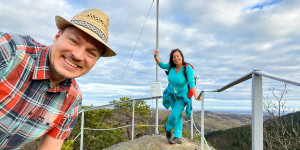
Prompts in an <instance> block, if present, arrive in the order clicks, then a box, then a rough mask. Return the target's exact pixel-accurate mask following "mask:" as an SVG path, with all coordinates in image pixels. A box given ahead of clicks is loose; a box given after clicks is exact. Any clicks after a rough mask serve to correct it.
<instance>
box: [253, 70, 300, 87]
mask: <svg viewBox="0 0 300 150" xmlns="http://www.w3.org/2000/svg"><path fill="white" fill-rule="evenodd" d="M254 73H256V74H259V75H261V76H263V77H267V78H270V79H273V80H277V81H281V82H285V83H289V84H293V85H297V86H300V83H299V82H295V81H291V80H287V79H283V78H282V77H278V76H274V75H270V74H269V73H268V74H267V73H264V72H261V71H254Z"/></svg>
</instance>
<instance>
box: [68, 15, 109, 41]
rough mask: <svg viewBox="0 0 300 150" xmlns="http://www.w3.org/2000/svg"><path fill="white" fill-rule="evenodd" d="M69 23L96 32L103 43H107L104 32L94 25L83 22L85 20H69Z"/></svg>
mask: <svg viewBox="0 0 300 150" xmlns="http://www.w3.org/2000/svg"><path fill="white" fill-rule="evenodd" d="M70 22H71V23H73V24H76V25H80V26H82V27H85V28H87V29H89V30H91V31H93V32H94V33H96V34H97V35H98V36H99V37H100V38H101V39H102V40H103V41H104V42H105V43H107V38H106V37H105V35H104V33H103V32H102V31H101V30H99V29H98V28H97V27H95V26H94V25H92V24H90V23H88V22H85V21H82V20H71V21H70Z"/></svg>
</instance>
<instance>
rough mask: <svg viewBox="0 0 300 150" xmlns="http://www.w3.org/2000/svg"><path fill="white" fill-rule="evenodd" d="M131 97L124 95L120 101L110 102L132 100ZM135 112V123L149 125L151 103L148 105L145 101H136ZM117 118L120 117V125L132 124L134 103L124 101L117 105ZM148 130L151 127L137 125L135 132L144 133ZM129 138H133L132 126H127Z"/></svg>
mask: <svg viewBox="0 0 300 150" xmlns="http://www.w3.org/2000/svg"><path fill="white" fill-rule="evenodd" d="M130 99H131V98H130V97H122V98H120V101H117V100H113V101H110V103H112V104H115V103H118V102H124V101H128V100H130ZM134 109H135V113H134V120H135V123H134V124H139V125H149V122H148V120H149V113H150V105H147V104H146V102H145V101H136V102H135V106H134ZM113 111H114V112H113V113H114V114H115V116H116V118H118V124H119V125H120V126H126V125H131V124H132V111H133V109H132V103H131V102H129V103H123V104H119V105H115V109H114V110H113ZM146 130H149V127H144V126H136V127H135V130H134V133H135V135H138V134H143V133H144V132H145V131H146ZM126 133H127V138H128V139H129V140H130V139H131V127H127V128H126Z"/></svg>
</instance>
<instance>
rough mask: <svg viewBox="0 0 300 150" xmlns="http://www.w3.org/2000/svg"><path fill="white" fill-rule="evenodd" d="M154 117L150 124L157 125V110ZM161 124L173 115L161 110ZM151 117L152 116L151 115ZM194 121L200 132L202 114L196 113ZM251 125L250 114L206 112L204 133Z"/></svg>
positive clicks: (184, 118)
mask: <svg viewBox="0 0 300 150" xmlns="http://www.w3.org/2000/svg"><path fill="white" fill-rule="evenodd" d="M151 113H152V117H150V120H149V124H155V110H152V112H151ZM158 113H159V119H158V122H159V123H160V122H161V121H162V120H164V119H165V118H166V117H168V116H169V115H170V113H171V111H170V110H159V112H158ZM150 115H151V114H150ZM183 120H184V121H186V117H185V112H184V113H183ZM194 121H195V124H196V126H197V128H198V129H199V130H200V125H201V112H200V111H196V112H194ZM250 123H251V115H249V114H232V113H223V112H211V111H205V112H204V128H205V130H204V132H205V133H209V132H212V131H218V130H226V129H230V128H235V127H240V126H243V125H247V124H250ZM190 127H191V125H190V123H184V124H183V128H184V129H185V130H188V131H189V130H190Z"/></svg>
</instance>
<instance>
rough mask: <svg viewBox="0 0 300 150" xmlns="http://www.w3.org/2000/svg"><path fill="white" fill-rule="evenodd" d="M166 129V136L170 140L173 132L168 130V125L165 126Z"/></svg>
mask: <svg viewBox="0 0 300 150" xmlns="http://www.w3.org/2000/svg"><path fill="white" fill-rule="evenodd" d="M165 130H166V137H167V139H168V141H170V140H171V138H172V133H171V132H169V131H167V129H166V127H165Z"/></svg>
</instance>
